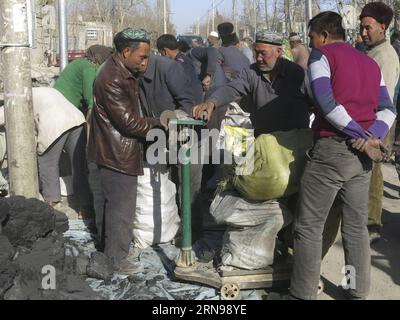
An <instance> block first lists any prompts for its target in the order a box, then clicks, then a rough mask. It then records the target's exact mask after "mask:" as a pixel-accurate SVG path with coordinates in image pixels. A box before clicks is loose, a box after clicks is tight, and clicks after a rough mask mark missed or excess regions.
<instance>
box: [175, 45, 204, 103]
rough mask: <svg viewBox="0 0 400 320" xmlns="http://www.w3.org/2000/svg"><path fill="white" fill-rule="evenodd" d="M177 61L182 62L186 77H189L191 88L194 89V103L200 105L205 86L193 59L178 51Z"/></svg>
mask: <svg viewBox="0 0 400 320" xmlns="http://www.w3.org/2000/svg"><path fill="white" fill-rule="evenodd" d="M175 61H176V62H178V63H181V64H182V66H183V69H184V71H185V75H186V77H188V80H189V83H190V88H191V89H192V92H193V96H194V104H195V105H198V104H200V103H202V102H203V86H202V84H201V81H200V78H199V77H198V76H197V74H196V69H195V66H194V64H193V61H192V60H191V59H190V58H189V57H187V56H185V55H184V54H183V53H178V55H177V56H176V58H175Z"/></svg>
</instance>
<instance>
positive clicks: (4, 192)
mask: <svg viewBox="0 0 400 320" xmlns="http://www.w3.org/2000/svg"><path fill="white" fill-rule="evenodd" d="M7 196H8V190H0V198H5V197H7Z"/></svg>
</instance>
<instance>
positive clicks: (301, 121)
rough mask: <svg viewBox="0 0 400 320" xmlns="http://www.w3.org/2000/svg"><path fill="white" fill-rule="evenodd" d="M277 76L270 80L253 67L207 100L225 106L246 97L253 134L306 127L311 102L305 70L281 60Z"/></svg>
mask: <svg viewBox="0 0 400 320" xmlns="http://www.w3.org/2000/svg"><path fill="white" fill-rule="evenodd" d="M275 72H276V77H275V80H274V81H273V82H271V81H269V80H268V79H267V78H266V77H265V76H263V74H262V72H261V71H260V70H259V69H258V67H257V65H256V64H253V65H252V66H251V67H250V68H247V69H243V71H242V73H241V76H240V78H238V79H236V80H234V81H232V82H230V83H228V84H227V85H226V86H224V87H221V88H220V89H218V90H217V91H216V92H215V93H214V94H213V95H211V97H210V98H209V99H207V101H211V102H213V103H214V104H215V105H216V107H217V108H218V107H221V106H224V105H225V104H227V103H230V102H232V101H237V100H238V99H240V98H242V97H244V96H246V97H247V100H248V105H247V106H246V107H247V108H246V111H248V112H250V113H251V118H252V121H253V124H254V127H255V129H256V135H257V136H258V135H260V134H268V133H272V132H276V131H290V130H293V129H304V128H309V124H310V116H309V111H310V109H311V106H312V101H311V99H310V97H309V96H308V94H307V90H306V75H305V71H304V69H303V68H302V67H300V66H299V65H297V64H295V63H293V62H291V61H289V60H286V59H280V60H278V62H277V65H276V67H275Z"/></svg>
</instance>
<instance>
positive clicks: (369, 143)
mask: <svg viewBox="0 0 400 320" xmlns="http://www.w3.org/2000/svg"><path fill="white" fill-rule="evenodd" d="M350 143H351V146H352V148H353V149H355V150H358V151H359V152H362V153H365V154H366V155H367V156H368V157H369V158H370V159H371V160H373V161H375V162H382V161H383V160H384V159H385V157H386V155H385V153H386V148H385V146H384V145H383V143H382V141H381V140H379V139H375V138H372V137H370V138H369V139H368V140H365V139H358V140H355V139H353V140H351V141H350Z"/></svg>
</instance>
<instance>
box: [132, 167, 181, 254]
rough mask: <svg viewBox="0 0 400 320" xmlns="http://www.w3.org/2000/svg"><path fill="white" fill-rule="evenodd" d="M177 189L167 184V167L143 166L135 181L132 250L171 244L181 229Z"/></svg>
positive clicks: (168, 181) (171, 184) (169, 183)
mask: <svg viewBox="0 0 400 320" xmlns="http://www.w3.org/2000/svg"><path fill="white" fill-rule="evenodd" d="M175 196H176V186H175V184H174V183H173V182H172V181H170V180H169V172H168V168H167V166H163V165H155V166H150V165H146V166H145V168H144V175H143V176H139V177H138V189H137V201H136V214H135V217H134V221H133V236H134V246H135V247H137V248H139V249H146V248H147V247H150V246H152V245H155V244H160V243H167V242H170V241H172V240H173V239H174V238H175V236H176V234H177V232H178V230H179V226H180V218H179V215H178V206H177V204H176V197H175Z"/></svg>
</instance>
